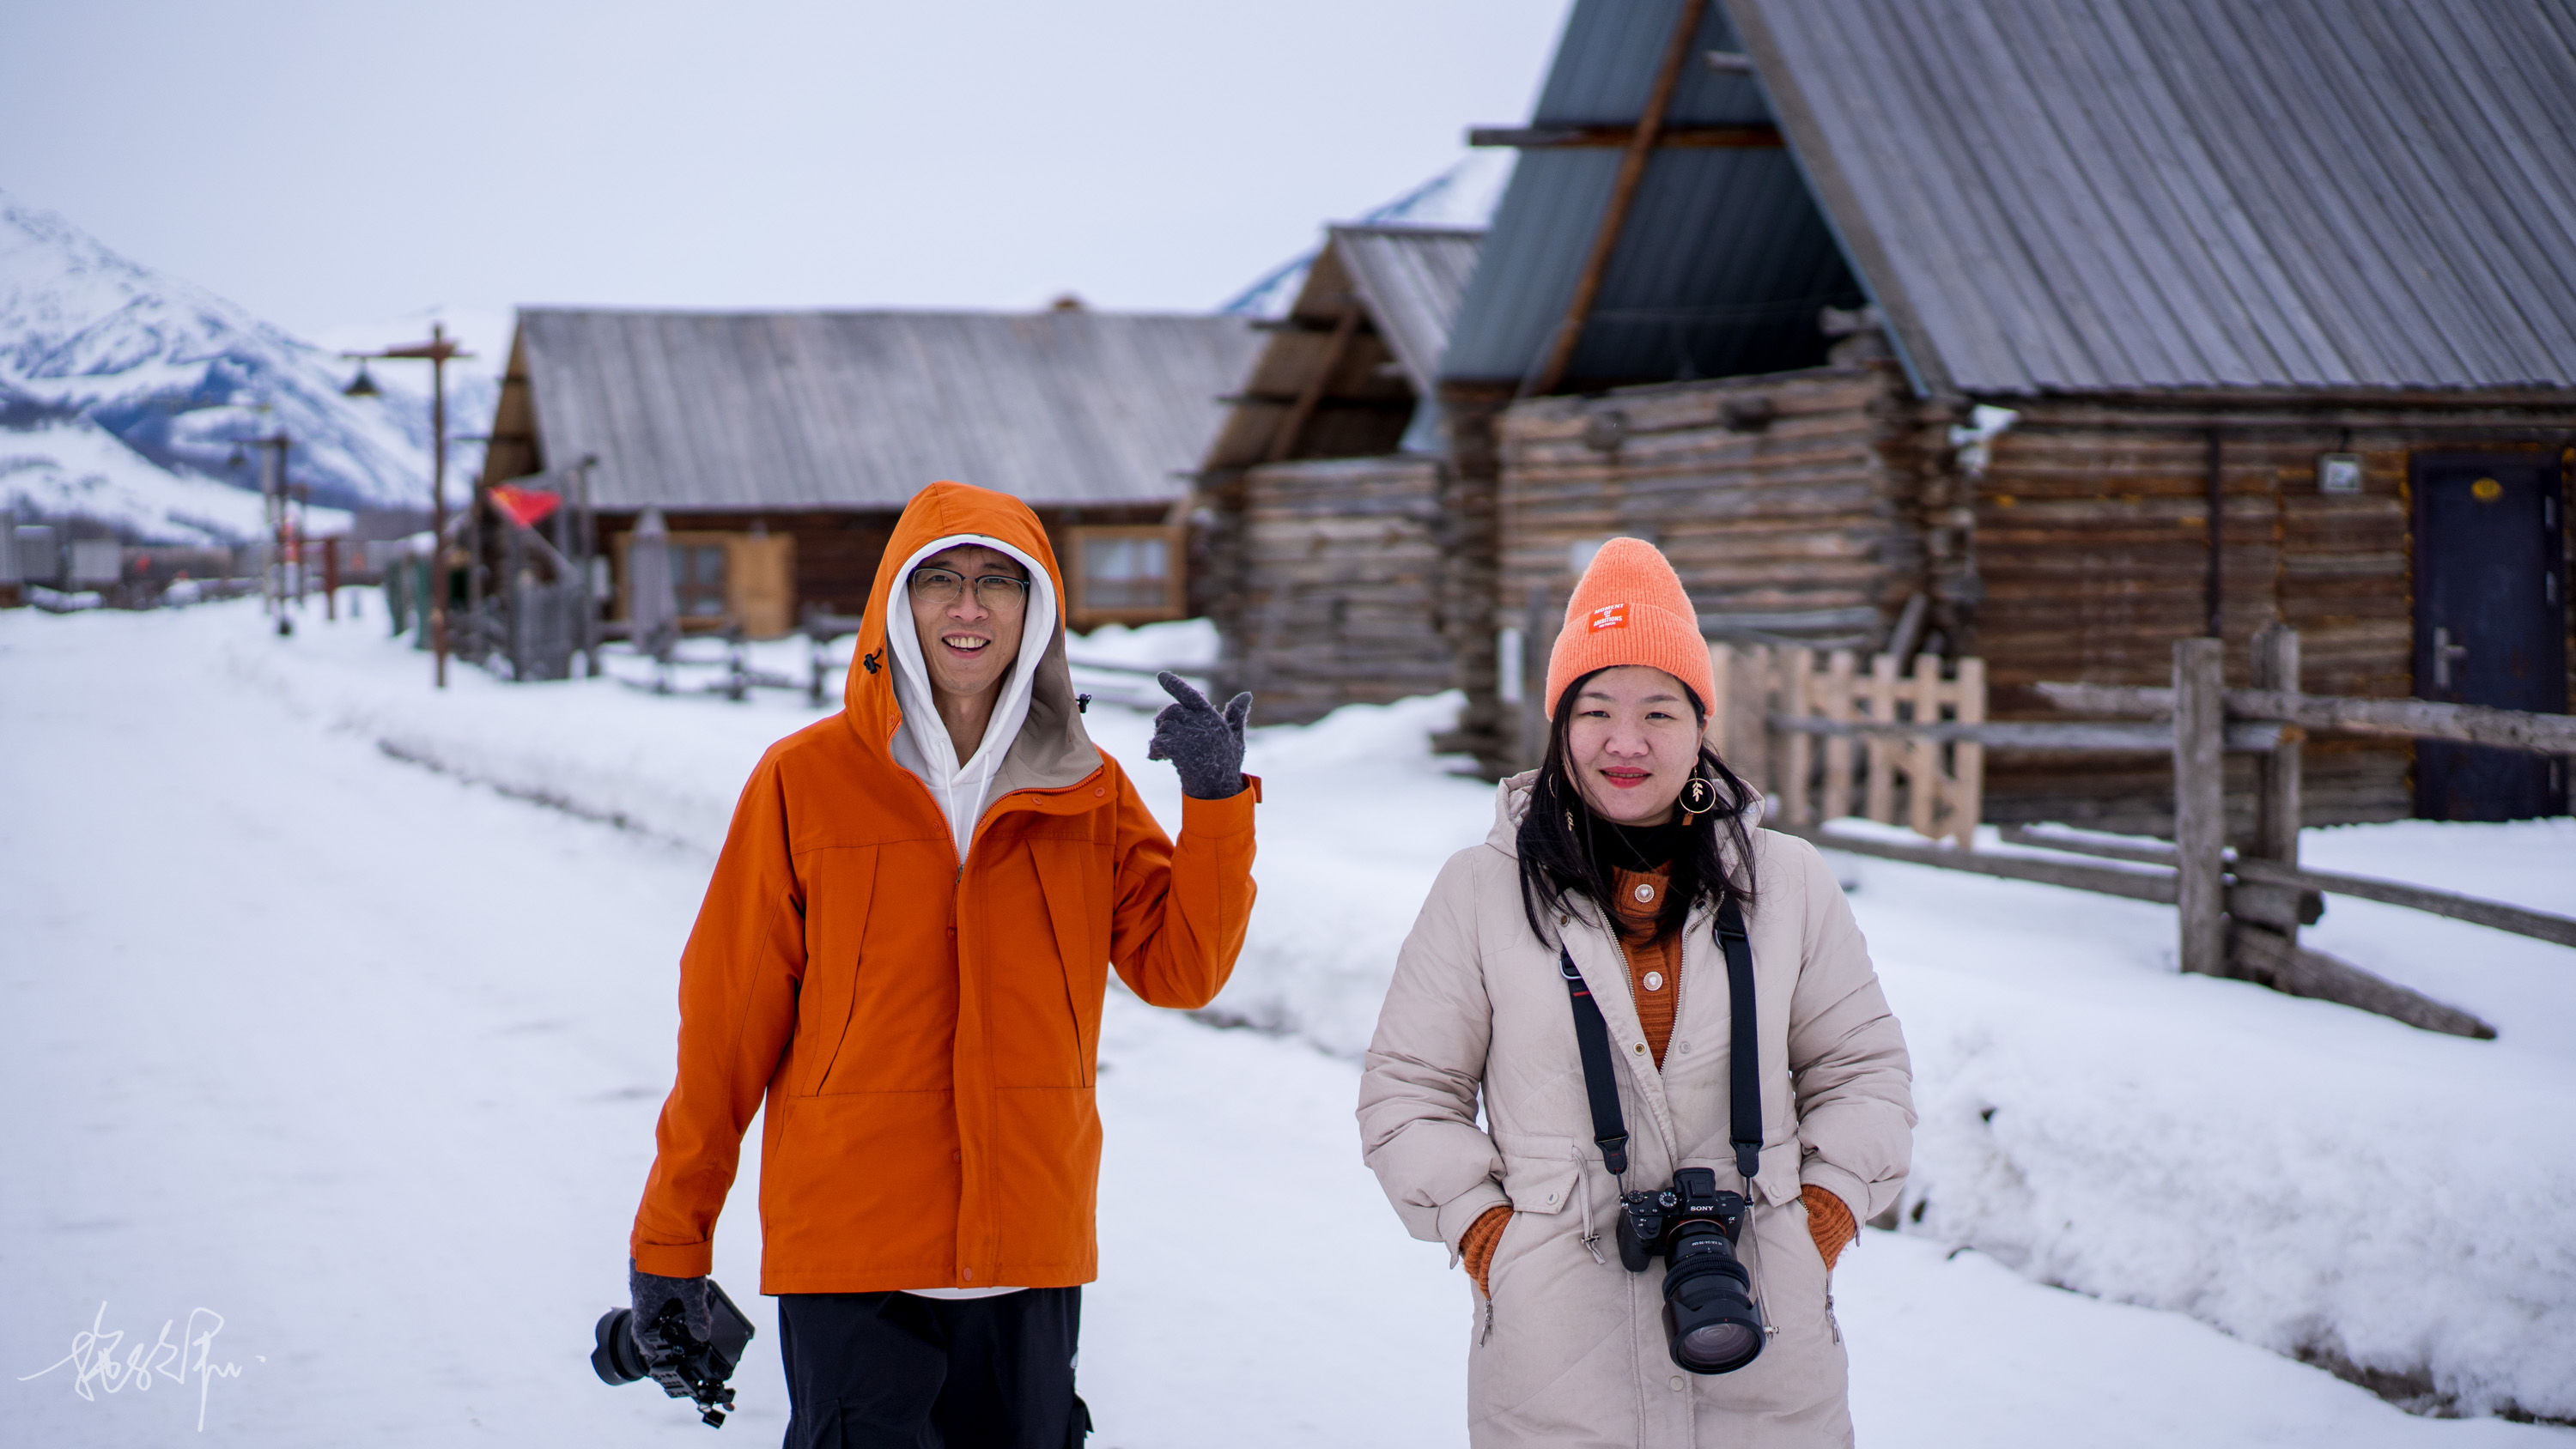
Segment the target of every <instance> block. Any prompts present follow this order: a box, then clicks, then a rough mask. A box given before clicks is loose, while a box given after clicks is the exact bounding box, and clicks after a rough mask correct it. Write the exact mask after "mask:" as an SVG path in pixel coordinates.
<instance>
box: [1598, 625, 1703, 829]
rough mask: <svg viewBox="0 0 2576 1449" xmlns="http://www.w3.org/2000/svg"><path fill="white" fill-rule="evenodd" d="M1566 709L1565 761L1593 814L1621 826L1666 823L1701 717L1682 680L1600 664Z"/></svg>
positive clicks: (1686, 774)
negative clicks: (1599, 668) (1692, 704)
mask: <svg viewBox="0 0 2576 1449" xmlns="http://www.w3.org/2000/svg"><path fill="white" fill-rule="evenodd" d="M1570 707H1571V709H1572V711H1573V715H1572V718H1571V719H1569V720H1568V721H1567V723H1566V731H1565V758H1566V766H1567V768H1568V769H1570V770H1572V771H1573V773H1574V783H1575V786H1576V788H1578V789H1580V790H1582V792H1583V798H1584V800H1585V801H1586V802H1587V803H1589V804H1590V805H1591V806H1592V810H1593V813H1594V814H1596V815H1599V816H1601V817H1602V818H1603V819H1605V820H1615V821H1617V822H1618V823H1620V824H1622V825H1661V824H1663V823H1665V822H1666V821H1668V820H1671V819H1672V818H1673V802H1674V801H1675V800H1678V799H1680V798H1681V793H1682V786H1683V784H1684V783H1686V782H1687V781H1688V780H1689V779H1690V773H1691V766H1692V764H1693V763H1694V762H1696V761H1697V760H1698V758H1699V716H1698V713H1697V712H1696V711H1694V710H1693V709H1692V708H1691V700H1690V692H1689V691H1688V690H1686V689H1684V688H1682V682H1681V681H1680V680H1678V679H1675V678H1673V677H1672V676H1671V675H1669V674H1666V673H1665V672H1664V671H1662V670H1660V669H1649V668H1647V667H1645V666H1644V665H1642V664H1630V665H1624V666H1622V667H1620V668H1617V669H1605V670H1603V671H1601V672H1600V673H1599V674H1596V675H1594V676H1592V677H1591V678H1590V679H1587V680H1585V681H1584V682H1583V685H1582V687H1581V688H1580V689H1578V690H1576V691H1575V695H1574V699H1573V701H1572V704H1571V706H1570Z"/></svg>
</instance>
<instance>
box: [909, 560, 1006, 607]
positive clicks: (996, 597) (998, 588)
mask: <svg viewBox="0 0 2576 1449" xmlns="http://www.w3.org/2000/svg"><path fill="white" fill-rule="evenodd" d="M965 592H966V576H965V575H964V574H961V573H959V572H957V571H956V570H955V569H914V570H913V571H912V596H913V597H914V598H916V599H920V600H922V601H923V602H925V603H931V604H953V603H956V602H957V600H958V598H959V596H961V595H963V594H964V593H965ZM1028 601H1029V581H1028V580H1027V579H1015V578H1012V577H1011V576H1010V575H1009V574H979V575H977V576H976V578H975V602H976V603H978V604H981V605H983V606H984V607H985V608H987V609H991V610H993V611H995V612H996V613H999V612H1001V611H1003V610H1005V609H1016V608H1018V607H1020V606H1021V605H1023V604H1025V603H1027V602H1028Z"/></svg>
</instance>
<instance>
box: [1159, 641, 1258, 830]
mask: <svg viewBox="0 0 2576 1449" xmlns="http://www.w3.org/2000/svg"><path fill="white" fill-rule="evenodd" d="M1154 680H1155V682H1156V683H1158V684H1160V685H1162V686H1163V692H1164V693H1165V694H1168V695H1170V696H1171V697H1172V699H1173V703H1171V704H1167V705H1165V706H1163V712H1162V713H1161V714H1158V715H1156V716H1154V742H1153V743H1152V744H1151V745H1148V746H1146V748H1145V758H1146V759H1149V760H1169V761H1171V762H1172V768H1173V769H1174V770H1175V771H1177V772H1178V773H1179V774H1180V777H1181V793H1182V794H1184V795H1187V796H1189V797H1190V798H1191V799H1193V800H1224V799H1229V798H1231V797H1233V796H1235V795H1239V794H1242V793H1243V722H1244V720H1245V719H1247V718H1249V717H1250V716H1251V714H1252V694H1251V691H1249V690H1246V691H1245V692H1244V693H1242V694H1238V695H1236V696H1235V697H1234V698H1232V699H1230V700H1227V701H1226V703H1225V713H1223V714H1219V713H1217V711H1216V706H1214V705H1212V704H1209V703H1208V702H1207V696H1206V695H1203V694H1201V693H1199V692H1198V691H1197V690H1195V689H1192V688H1190V686H1189V683H1188V681H1186V680H1184V679H1182V678H1181V677H1180V676H1179V675H1177V674H1174V673H1173V672H1171V671H1170V670H1168V669H1166V670H1164V671H1163V672H1162V673H1160V674H1157V675H1155V676H1154Z"/></svg>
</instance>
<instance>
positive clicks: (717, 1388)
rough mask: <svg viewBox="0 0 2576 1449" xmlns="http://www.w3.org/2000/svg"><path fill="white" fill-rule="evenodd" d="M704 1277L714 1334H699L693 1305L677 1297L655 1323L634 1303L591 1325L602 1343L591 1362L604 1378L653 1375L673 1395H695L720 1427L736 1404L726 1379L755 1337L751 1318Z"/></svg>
mask: <svg viewBox="0 0 2576 1449" xmlns="http://www.w3.org/2000/svg"><path fill="white" fill-rule="evenodd" d="M705 1282H706V1286H707V1310H708V1312H707V1317H708V1319H709V1321H710V1325H711V1326H712V1327H713V1328H714V1330H715V1334H714V1337H712V1338H700V1337H698V1336H697V1334H696V1333H694V1332H693V1331H691V1330H690V1328H689V1321H688V1310H687V1308H686V1307H685V1306H684V1305H683V1304H682V1303H681V1302H680V1300H679V1299H677V1298H672V1299H669V1300H667V1301H666V1302H664V1303H663V1304H662V1309H661V1311H660V1312H659V1313H657V1314H655V1315H654V1316H653V1318H652V1320H651V1321H650V1322H638V1321H637V1320H636V1316H635V1310H634V1309H632V1308H612V1309H610V1310H608V1311H607V1312H606V1313H603V1314H601V1315H600V1316H599V1322H598V1324H597V1325H595V1326H594V1327H593V1329H592V1330H591V1332H592V1336H593V1337H594V1338H595V1339H597V1340H598V1346H597V1347H596V1348H593V1349H592V1350H591V1351H590V1366H591V1368H592V1369H594V1370H595V1371H597V1373H598V1374H599V1377H600V1381H601V1382H602V1383H608V1384H631V1383H633V1382H635V1381H636V1380H637V1379H640V1378H646V1377H649V1378H651V1379H652V1380H653V1382H655V1383H657V1384H660V1385H661V1386H662V1392H664V1393H666V1394H669V1395H670V1396H671V1397H672V1398H675V1399H692V1400H695V1401H696V1403H697V1406H698V1410H699V1414H698V1417H700V1418H701V1419H703V1420H705V1421H706V1422H707V1423H708V1424H709V1425H711V1426H712V1427H715V1428H718V1429H721V1428H723V1427H724V1420H725V1411H726V1410H728V1409H730V1408H732V1407H733V1390H732V1389H731V1388H729V1387H727V1386H726V1384H725V1380H727V1379H729V1378H731V1377H733V1371H734V1367H735V1365H737V1364H739V1363H741V1362H742V1351H743V1348H744V1346H745V1345H747V1344H749V1343H750V1342H751V1320H750V1319H748V1318H746V1317H744V1316H743V1312H742V1310H741V1309H739V1308H736V1307H734V1306H733V1300H732V1299H730V1298H728V1297H726V1296H725V1291H724V1290H723V1289H722V1288H719V1287H717V1286H716V1283H715V1280H714V1279H712V1278H710V1279H707V1280H705Z"/></svg>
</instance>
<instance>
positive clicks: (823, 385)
mask: <svg viewBox="0 0 2576 1449" xmlns="http://www.w3.org/2000/svg"><path fill="white" fill-rule="evenodd" d="M1259 341H1260V339H1259V338H1258V337H1257V336H1256V335H1255V334H1254V333H1253V332H1252V331H1251V330H1250V326H1249V323H1248V322H1247V321H1246V319H1244V318H1240V317H1223V316H1181V315H1138V314H1122V313H1111V312H1094V311H1090V310H1088V309H1085V308H1082V307H1080V306H1078V305H1072V304H1060V305H1058V306H1057V307H1055V308H1053V309H1050V310H1048V311H1044V312H1038V313H1032V314H1011V313H988V312H898V311H879V312H860V311H849V312H835V311H791V312H673V311H632V310H610V309H570V308H523V309H521V310H520V312H519V314H518V326H517V330H516V333H515V335H514V337H513V339H512V341H511V345H510V357H509V365H508V369H507V371H506V372H505V374H504V375H503V379H502V388H501V399H500V405H499V410H498V414H497V416H496V418H495V421H494V423H493V436H492V444H491V451H490V454H489V456H488V459H487V461H486V463H485V468H484V477H485V478H486V479H487V480H489V481H492V482H500V481H503V480H508V479H514V478H515V479H522V480H523V481H525V480H527V479H529V478H531V477H533V479H534V486H537V487H540V488H546V489H554V488H557V487H559V486H563V485H565V484H567V483H570V482H572V481H573V473H574V470H575V469H576V466H577V465H579V464H581V463H582V462H583V460H584V459H594V460H596V461H595V462H593V463H591V465H590V466H589V467H588V469H587V470H586V477H585V478H583V479H582V480H581V481H582V482H583V483H586V486H587V488H588V490H589V494H590V498H591V500H592V504H593V506H594V507H595V508H596V509H597V510H598V517H599V522H598V534H599V540H600V543H601V544H602V546H603V549H604V552H605V553H606V555H607V557H608V558H609V559H610V561H611V563H612V566H613V567H614V568H615V571H616V575H617V586H618V588H619V589H620V590H621V592H620V594H619V597H620V599H621V600H622V598H623V594H622V588H623V579H624V573H625V569H624V558H625V550H624V548H623V546H622V542H621V541H622V540H623V539H624V538H625V537H626V536H627V535H629V534H631V533H632V532H633V530H634V527H635V524H636V522H637V520H638V519H639V518H640V517H641V516H642V515H643V513H644V511H645V510H647V509H659V510H661V512H662V514H663V518H664V522H665V525H666V526H667V527H668V528H669V530H670V531H671V537H672V543H673V545H674V548H675V550H677V552H676V553H675V555H674V565H675V566H674V574H675V575H676V577H677V578H678V582H679V592H680V603H681V609H682V613H683V616H684V618H686V619H688V620H690V621H693V622H694V623H696V624H698V625H701V626H707V627H713V626H718V625H739V626H740V627H742V628H743V629H744V630H745V631H746V632H748V633H749V634H751V635H752V636H754V637H763V636H769V635H775V634H782V633H785V632H787V631H789V630H790V629H792V628H794V627H796V625H797V623H798V621H799V619H800V618H801V617H802V615H803V613H804V611H805V610H807V609H809V608H810V609H819V610H822V611H824V612H828V613H838V614H844V615H850V614H857V613H859V612H860V611H861V610H862V608H863V606H864V604H865V601H866V598H867V592H868V588H869V586H870V584H871V583H872V582H873V580H874V579H875V576H876V569H877V562H878V557H879V555H880V554H882V553H883V552H884V549H885V544H886V540H887V538H888V537H889V536H890V535H891V533H892V531H893V527H894V522H895V519H896V517H897V516H898V515H899V514H900V513H901V512H902V509H903V505H904V503H905V502H906V501H907V500H909V499H910V498H911V496H912V495H913V493H915V492H916V491H918V490H919V489H921V488H922V487H924V486H925V485H927V484H929V483H932V482H934V481H937V480H939V479H943V478H948V479H956V480H958V481H960V482H966V483H974V484H977V485H979V486H982V487H987V488H995V489H999V490H1001V491H1003V492H1007V493H1011V494H1013V495H1015V496H1017V497H1020V498H1022V499H1025V500H1026V501H1027V502H1028V503H1029V504H1030V505H1032V506H1033V507H1034V508H1035V509H1036V510H1037V513H1038V516H1039V518H1040V519H1041V520H1043V521H1044V522H1045V524H1046V527H1047V533H1048V536H1049V538H1051V539H1052V540H1053V541H1054V543H1055V547H1056V552H1057V556H1058V560H1059V562H1060V563H1061V564H1062V566H1063V568H1064V570H1065V573H1066V577H1067V592H1068V593H1069V594H1070V598H1069V599H1068V600H1067V619H1068V622H1069V623H1070V624H1071V626H1072V627H1074V628H1077V629H1087V628H1090V627H1092V626H1094V625H1098V624H1104V623H1145V622H1151V621H1154V620H1158V619H1171V618H1178V617H1181V616H1182V615H1183V614H1184V613H1185V612H1186V609H1187V604H1186V588H1187V580H1186V577H1185V574H1184V571H1183V570H1184V560H1185V557H1186V552H1187V550H1186V523H1185V520H1184V518H1183V516H1182V510H1183V508H1184V507H1185V504H1186V499H1187V496H1188V484H1187V479H1188V476H1189V474H1190V473H1191V472H1192V471H1193V470H1194V469H1195V468H1196V466H1197V464H1198V462H1199V459H1200V458H1201V456H1202V455H1203V454H1204V453H1205V452H1206V449H1207V445H1208V440H1209V439H1210V437H1212V436H1213V435H1214V433H1215V432H1216V428H1217V425H1218V423H1219V422H1220V421H1221V420H1222V418H1223V415H1224V414H1223V409H1222V408H1221V407H1220V406H1219V405H1218V403H1217V402H1216V398H1217V397H1218V396H1219V395H1220V394H1223V393H1226V392H1229V391H1231V390H1233V389H1234V388H1235V387H1237V386H1238V385H1239V383H1240V382H1241V379H1242V377H1243V375H1244V372H1245V369H1246V368H1247V367H1248V366H1249V365H1250V363H1251V361H1252V357H1253V353H1254V351H1255V349H1256V348H1257V346H1258V345H1259ZM619 608H620V612H621V613H622V604H621V605H620V606H619Z"/></svg>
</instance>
